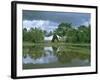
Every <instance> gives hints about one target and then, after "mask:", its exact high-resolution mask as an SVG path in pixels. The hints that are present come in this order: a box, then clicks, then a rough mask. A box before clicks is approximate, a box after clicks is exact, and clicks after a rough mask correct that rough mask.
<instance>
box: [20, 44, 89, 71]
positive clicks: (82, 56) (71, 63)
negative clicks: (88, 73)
mask: <svg viewBox="0 0 100 80" xmlns="http://www.w3.org/2000/svg"><path fill="white" fill-rule="evenodd" d="M90 57H91V55H90V46H89V45H88V46H86V45H67V44H59V45H57V44H56V45H52V44H51V45H43V44H40V45H38V44H36V45H34V46H23V58H22V62H23V69H39V68H58V67H80V66H90V63H91V61H90V60H91V59H90Z"/></svg>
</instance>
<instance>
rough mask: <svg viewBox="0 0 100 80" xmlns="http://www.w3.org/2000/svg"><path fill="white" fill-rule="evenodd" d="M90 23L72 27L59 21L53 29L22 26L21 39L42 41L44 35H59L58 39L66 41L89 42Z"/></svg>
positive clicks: (35, 41)
mask: <svg viewBox="0 0 100 80" xmlns="http://www.w3.org/2000/svg"><path fill="white" fill-rule="evenodd" d="M90 27H91V26H90V24H89V25H88V26H85V25H80V26H79V27H77V28H76V27H73V26H72V24H71V23H61V24H59V25H58V28H56V29H55V30H54V31H50V32H49V33H48V32H47V31H44V30H41V29H39V28H31V29H30V30H27V29H26V28H23V41H24V42H34V43H37V42H44V37H45V36H51V35H54V36H55V37H57V35H58V36H60V37H61V38H60V41H62V42H68V43H90V40H91V29H90Z"/></svg>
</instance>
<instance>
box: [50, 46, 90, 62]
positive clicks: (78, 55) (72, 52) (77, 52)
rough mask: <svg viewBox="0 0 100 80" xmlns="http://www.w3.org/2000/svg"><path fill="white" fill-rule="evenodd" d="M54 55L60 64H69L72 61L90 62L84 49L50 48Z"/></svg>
mask: <svg viewBox="0 0 100 80" xmlns="http://www.w3.org/2000/svg"><path fill="white" fill-rule="evenodd" d="M52 47H53V51H54V54H55V55H56V56H57V57H58V60H59V61H60V62H61V63H70V62H71V61H72V60H73V59H80V60H85V59H88V60H90V54H88V52H87V51H85V50H84V48H78V47H74V48H71V46H70V47H66V46H59V47H58V46H52ZM58 49H59V50H58Z"/></svg>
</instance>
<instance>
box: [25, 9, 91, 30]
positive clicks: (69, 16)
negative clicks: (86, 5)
mask: <svg viewBox="0 0 100 80" xmlns="http://www.w3.org/2000/svg"><path fill="white" fill-rule="evenodd" d="M90 18H91V15H90V14H89V13H73V12H52V11H31V10H23V28H27V29H30V28H31V27H33V28H34V27H37V28H41V29H42V30H46V31H52V30H54V29H55V28H57V27H58V25H59V24H60V23H62V22H67V23H72V26H73V27H78V26H80V25H86V26H87V25H89V24H90Z"/></svg>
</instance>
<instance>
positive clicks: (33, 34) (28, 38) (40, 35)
mask: <svg viewBox="0 0 100 80" xmlns="http://www.w3.org/2000/svg"><path fill="white" fill-rule="evenodd" d="M43 40H44V32H43V31H42V30H40V29H38V28H31V29H30V30H27V29H26V28H24V29H23V41H24V42H34V43H37V42H43Z"/></svg>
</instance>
